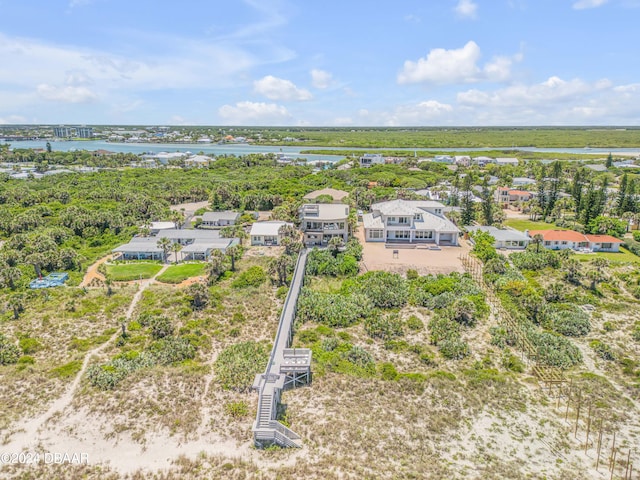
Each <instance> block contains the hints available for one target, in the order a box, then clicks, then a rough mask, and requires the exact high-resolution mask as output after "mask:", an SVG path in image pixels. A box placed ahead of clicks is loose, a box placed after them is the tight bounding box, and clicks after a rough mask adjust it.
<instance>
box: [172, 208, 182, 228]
mask: <svg viewBox="0 0 640 480" xmlns="http://www.w3.org/2000/svg"><path fill="white" fill-rule="evenodd" d="M170 219H171V221H172V222H173V225H174V227H175V228H176V229H178V228H180V227H182V224H183V223H184V219H185V217H184V213H182V212H179V211H177V210H174V211H172V212H171V217H170Z"/></svg>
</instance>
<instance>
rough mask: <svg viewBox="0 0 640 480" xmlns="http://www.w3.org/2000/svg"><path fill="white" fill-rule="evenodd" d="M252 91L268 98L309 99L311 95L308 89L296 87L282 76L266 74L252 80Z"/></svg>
mask: <svg viewBox="0 0 640 480" xmlns="http://www.w3.org/2000/svg"><path fill="white" fill-rule="evenodd" d="M253 91H254V92H255V93H258V94H260V95H264V96H265V97H267V98H268V99H270V100H300V101H302V100H311V99H312V98H313V95H311V92H309V91H308V90H305V89H303V88H298V87H296V85H295V84H294V83H293V82H292V81H290V80H285V79H283V78H278V77H274V76H273V75H267V76H266V77H263V78H261V79H260V80H256V81H255V82H253Z"/></svg>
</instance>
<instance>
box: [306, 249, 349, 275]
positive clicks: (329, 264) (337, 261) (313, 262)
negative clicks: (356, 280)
mask: <svg viewBox="0 0 640 480" xmlns="http://www.w3.org/2000/svg"><path fill="white" fill-rule="evenodd" d="M356 243H357V242H356ZM358 246H360V244H359V243H358ZM348 249H349V247H347V250H348ZM352 249H353V250H355V249H354V248H352ZM359 255H360V256H361V255H362V247H361V246H360V253H359ZM358 260H359V258H357V257H356V256H354V255H352V254H350V253H347V251H345V252H342V253H338V254H337V255H336V256H333V254H332V253H331V252H330V251H329V250H318V249H314V250H312V251H311V253H309V256H308V257H307V273H308V274H309V275H327V276H332V277H337V276H353V275H357V274H358V270H359V269H360V266H359V264H358Z"/></svg>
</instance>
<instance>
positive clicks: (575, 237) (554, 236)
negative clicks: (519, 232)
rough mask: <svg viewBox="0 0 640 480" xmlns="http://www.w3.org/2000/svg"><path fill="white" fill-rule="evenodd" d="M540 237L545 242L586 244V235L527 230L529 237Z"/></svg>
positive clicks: (569, 231)
mask: <svg viewBox="0 0 640 480" xmlns="http://www.w3.org/2000/svg"><path fill="white" fill-rule="evenodd" d="M538 234H540V235H542V238H544V241H545V242H556V241H562V242H588V241H589V240H588V239H587V237H586V235H583V234H582V233H578V232H575V231H573V230H529V237H531V238H533V237H534V236H535V235H538Z"/></svg>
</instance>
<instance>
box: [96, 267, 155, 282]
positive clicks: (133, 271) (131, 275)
mask: <svg viewBox="0 0 640 480" xmlns="http://www.w3.org/2000/svg"><path fill="white" fill-rule="evenodd" d="M106 268H107V278H110V279H111V280H113V281H114V282H127V281H130V280H139V279H142V278H151V277H153V276H154V275H155V274H156V273H158V272H159V271H160V270H161V269H162V265H160V264H158V263H123V264H119V265H107V266H106Z"/></svg>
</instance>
